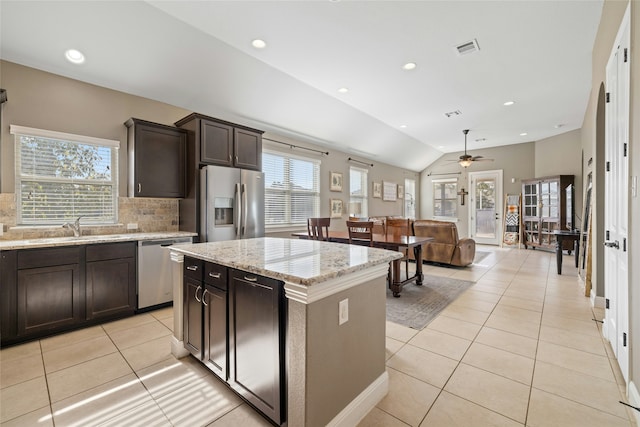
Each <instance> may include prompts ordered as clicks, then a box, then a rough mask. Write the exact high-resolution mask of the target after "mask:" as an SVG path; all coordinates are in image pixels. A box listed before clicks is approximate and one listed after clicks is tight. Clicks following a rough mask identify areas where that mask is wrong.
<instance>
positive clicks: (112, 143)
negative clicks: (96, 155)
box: [9, 125, 120, 227]
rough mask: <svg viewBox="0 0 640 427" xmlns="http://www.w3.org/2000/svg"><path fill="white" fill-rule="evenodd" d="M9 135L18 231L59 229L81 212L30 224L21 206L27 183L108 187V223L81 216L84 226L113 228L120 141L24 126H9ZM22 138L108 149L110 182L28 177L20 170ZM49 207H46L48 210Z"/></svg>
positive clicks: (115, 216) (115, 210)
mask: <svg viewBox="0 0 640 427" xmlns="http://www.w3.org/2000/svg"><path fill="white" fill-rule="evenodd" d="M9 132H10V134H12V135H14V156H15V159H14V160H15V170H14V177H15V196H16V225H17V226H20V227H41V226H58V225H61V224H64V223H65V222H68V221H70V220H75V218H77V217H78V216H81V215H82V212H81V211H80V212H79V211H76V210H74V212H73V213H72V214H71V215H67V216H65V217H64V218H62V219H56V218H44V219H38V218H33V219H30V220H27V219H25V215H24V212H23V208H24V206H23V203H22V200H23V198H22V187H23V183H26V182H36V183H55V184H62V185H65V184H66V185H69V184H71V185H78V184H79V185H99V186H105V187H110V189H111V190H110V191H111V197H110V203H109V210H110V211H111V212H112V215H111V216H110V219H109V220H107V221H105V220H104V219H103V218H104V216H101V217H100V219H94V220H92V219H91V217H90V216H83V218H84V222H85V223H89V224H90V225H114V224H117V223H118V197H119V176H118V175H119V171H118V163H119V149H120V141H117V140H110V139H103V138H96V137H91V136H85V135H76V134H71V133H65V132H57V131H50V130H45V129H36V128H30V127H25V126H17V125H11V126H10V128H9ZM21 137H29V138H42V139H48V140H53V141H62V142H68V143H72V144H76V145H77V146H82V145H84V146H86V145H91V146H96V147H100V148H107V149H109V150H110V151H111V152H110V156H111V161H110V164H109V169H110V175H111V178H110V179H109V180H106V179H89V178H78V177H50V176H39V175H37V174H35V175H32V174H28V173H26V172H25V171H24V169H23V167H22V156H21V152H20V150H21V144H22V141H21ZM50 207H51V205H49V206H48V208H50Z"/></svg>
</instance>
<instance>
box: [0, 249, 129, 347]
mask: <svg viewBox="0 0 640 427" xmlns="http://www.w3.org/2000/svg"><path fill="white" fill-rule="evenodd" d="M135 308H136V242H123V243H103V244H91V245H77V246H59V247H47V248H37V249H20V250H10V251H0V328H1V332H2V337H1V344H2V345H3V346H5V345H11V344H16V343H19V342H24V341H29V340H32V339H37V338H42V337H45V336H48V335H52V334H55V333H59V332H64V331H68V330H72V329H78V328H82V327H85V326H89V325H95V324H98V323H101V322H104V321H105V320H111V319H117V318H121V317H127V316H130V315H133V314H134V313H135Z"/></svg>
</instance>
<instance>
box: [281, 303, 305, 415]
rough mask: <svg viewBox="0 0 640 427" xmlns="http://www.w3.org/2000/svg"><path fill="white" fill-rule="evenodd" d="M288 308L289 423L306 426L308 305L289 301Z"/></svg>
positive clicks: (286, 352)
mask: <svg viewBox="0 0 640 427" xmlns="http://www.w3.org/2000/svg"><path fill="white" fill-rule="evenodd" d="M287 306H288V311H287V332H286V335H287V338H286V339H287V350H286V351H285V354H286V366H287V374H286V375H287V418H288V419H287V422H288V425H290V426H306V425H307V424H306V410H305V405H306V402H307V387H306V381H305V377H306V369H307V368H306V366H307V346H306V341H307V339H306V324H307V305H306V304H304V303H301V302H298V301H294V300H288V301H287Z"/></svg>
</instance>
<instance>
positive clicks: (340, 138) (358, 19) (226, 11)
mask: <svg viewBox="0 0 640 427" xmlns="http://www.w3.org/2000/svg"><path fill="white" fill-rule="evenodd" d="M601 11H602V1H601V0H595V1H586V0H582V1H567V0H557V1H537V0H536V1H375V2H374V1H347V0H342V1H339V0H338V1H335V0H334V1H329V0H321V1H149V2H137V1H123V2H113V1H109V2H99V1H97V2H93V1H91V2H78V1H71V2H62V1H44V2H31V1H28V2H27V1H2V2H0V15H1V37H2V38H1V42H0V43H1V44H0V57H1V58H2V59H5V60H8V61H12V62H16V63H19V64H23V65H27V66H31V67H34V68H38V69H42V70H45V71H49V72H53V73H56V74H60V75H63V76H67V77H70V78H74V79H78V80H81V81H85V82H89V83H93V84H96V85H100V86H105V87H108V88H112V89H116V90H120V91H124V92H127V93H131V94H135V95H139V96H143V97H147V98H150V99H155V100H159V101H162V102H166V103H169V104H172V105H175V106H179V107H182V108H185V109H188V110H192V111H197V112H199V113H203V114H208V115H212V116H215V117H219V118H222V119H226V120H230V121H236V122H238V123H242V124H245V125H248V126H253V127H257V128H260V129H263V130H266V131H270V132H272V133H276V134H281V135H285V136H290V137H295V138H297V139H299V140H304V141H308V142H313V143H317V144H321V145H323V146H326V147H329V148H330V147H335V148H339V149H340V150H342V151H346V152H349V153H353V154H355V155H358V156H361V157H366V158H368V159H371V160H374V161H380V162H385V163H389V164H392V165H396V166H399V167H403V168H406V169H409V170H414V171H420V170H423V169H424V168H425V167H426V166H428V165H429V164H430V163H432V162H433V161H434V160H436V159H437V158H438V157H440V156H441V155H442V154H443V153H448V152H457V151H462V149H463V142H464V139H463V134H462V130H463V129H471V132H470V133H469V139H468V141H469V151H470V152H471V153H472V154H480V153H481V152H482V148H486V147H496V146H501V145H508V144H516V143H521V142H529V141H535V140H539V139H543V138H547V137H550V136H553V135H557V134H560V133H564V132H567V131H570V130H574V129H577V128H580V127H581V125H582V120H583V117H584V113H585V110H586V104H587V100H588V97H589V90H590V82H591V52H592V47H593V42H594V39H595V35H596V31H597V28H598V24H599V21H600V15H601ZM255 39H261V40H263V41H265V42H266V47H264V48H262V49H256V48H254V47H253V46H252V41H253V40H255ZM474 41H475V42H476V44H477V47H478V48H479V49H476V50H475V51H473V52H470V53H466V54H460V53H459V52H458V49H456V47H457V46H459V45H463V44H465V43H468V42H474ZM70 48H74V49H78V50H80V51H82V52H83V53H84V55H85V57H86V61H85V63H83V64H81V65H74V64H71V63H69V62H67V61H66V60H65V59H64V52H65V50H67V49H70ZM409 62H413V63H415V64H416V67H415V68H414V69H413V70H405V69H403V65H404V64H407V63H409ZM341 88H347V89H348V91H346V92H339V89H341ZM507 101H512V102H514V104H513V105H510V106H505V105H504V103H505V102H507ZM447 113H454V114H447ZM447 115H449V117H448V116H447ZM521 134H526V135H521Z"/></svg>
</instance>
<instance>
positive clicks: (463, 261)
mask: <svg viewBox="0 0 640 427" xmlns="http://www.w3.org/2000/svg"><path fill="white" fill-rule="evenodd" d="M413 234H414V235H415V236H421V237H433V238H434V239H435V240H434V241H433V242H431V243H425V244H424V245H422V260H423V261H432V262H438V263H441V264H450V265H455V266H459V267H464V266H467V265H469V264H471V263H473V258H474V257H475V255H476V242H475V240H473V239H469V238H463V239H459V238H458V227H456V224H455V223H453V222H448V221H436V220H429V219H416V220H415V221H413ZM411 255H412V256H413V254H411Z"/></svg>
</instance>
